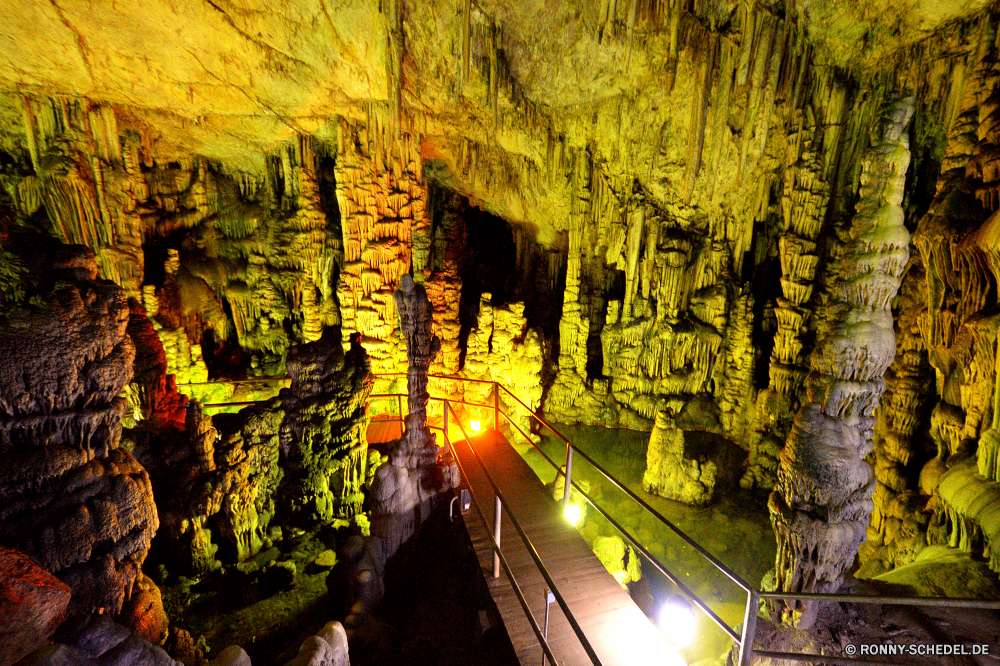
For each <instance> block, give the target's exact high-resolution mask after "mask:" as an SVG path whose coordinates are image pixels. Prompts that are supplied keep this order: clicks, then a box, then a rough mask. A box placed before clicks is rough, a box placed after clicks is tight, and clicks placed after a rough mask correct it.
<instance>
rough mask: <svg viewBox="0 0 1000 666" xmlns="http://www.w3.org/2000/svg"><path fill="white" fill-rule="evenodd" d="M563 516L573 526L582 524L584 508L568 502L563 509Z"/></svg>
mask: <svg viewBox="0 0 1000 666" xmlns="http://www.w3.org/2000/svg"><path fill="white" fill-rule="evenodd" d="M563 516H564V517H565V518H566V522H568V523H569V524H570V525H572V526H573V527H576V526H577V525H579V524H580V519H581V518H583V509H581V508H580V505H579V504H567V505H566V508H565V509H563Z"/></svg>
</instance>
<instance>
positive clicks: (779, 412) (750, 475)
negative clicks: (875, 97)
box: [740, 141, 830, 490]
mask: <svg viewBox="0 0 1000 666" xmlns="http://www.w3.org/2000/svg"><path fill="white" fill-rule="evenodd" d="M819 157H820V156H819V154H817V152H816V150H815V148H814V146H813V145H812V141H807V142H806V144H805V145H804V146H803V150H802V155H801V156H800V157H799V160H798V162H797V163H796V164H795V165H794V166H793V167H792V168H791V169H789V170H788V172H786V178H785V183H784V188H783V191H782V198H781V230H782V234H781V236H780V237H779V239H778V252H779V256H780V259H781V275H782V277H781V291H782V296H781V297H779V298H778V299H777V301H776V303H775V308H774V316H775V320H776V323H777V331H776V332H775V335H774V347H773V349H772V351H771V361H770V367H769V372H768V380H769V384H768V387H767V389H765V390H764V391H761V392H760V394H759V395H758V396H757V428H758V431H759V432H758V433H757V435H756V437H755V438H754V439H752V440H751V444H750V460H749V468H748V469H747V471H746V473H745V474H744V475H743V478H742V479H741V480H740V483H741V485H743V487H760V488H766V489H769V490H770V489H771V488H773V487H774V482H775V472H776V471H777V468H778V451H779V449H780V447H781V443H782V442H783V441H784V440H785V438H786V437H787V436H788V431H789V427H790V426H791V421H792V416H793V415H794V413H795V410H796V409H797V407H798V399H799V392H800V390H801V388H802V383H803V381H804V380H805V377H806V374H807V368H806V366H807V363H806V360H807V354H806V353H805V349H804V347H805V344H806V342H805V340H804V339H803V338H804V337H805V336H804V334H805V333H806V332H807V331H808V326H809V323H810V319H811V318H812V311H811V308H810V303H809V301H810V298H811V296H812V292H813V285H814V283H815V278H816V270H817V267H818V265H819V255H818V254H817V240H818V237H819V234H820V231H821V230H822V229H823V218H824V216H825V214H826V209H827V205H828V202H829V198H830V191H829V190H830V188H829V185H828V184H827V183H826V182H825V181H824V180H823V178H822V175H821V171H822V169H821V165H820V164H819Z"/></svg>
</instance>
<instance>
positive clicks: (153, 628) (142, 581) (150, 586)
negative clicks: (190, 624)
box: [117, 574, 170, 646]
mask: <svg viewBox="0 0 1000 666" xmlns="http://www.w3.org/2000/svg"><path fill="white" fill-rule="evenodd" d="M117 621H118V623H119V624H121V625H124V626H126V627H128V628H129V629H131V630H132V632H133V633H135V634H136V635H138V636H140V637H142V638H145V639H146V640H147V641H149V642H150V643H152V644H153V645H161V646H162V645H163V644H164V643H165V642H166V640H167V629H168V628H169V625H170V620H169V619H168V618H167V613H166V611H165V610H163V597H162V596H161V595H160V588H158V587H157V586H156V583H154V582H153V581H152V580H150V578H149V577H148V576H146V575H145V574H139V575H138V576H137V577H136V579H135V583H134V584H133V586H132V596H131V597H129V599H128V601H126V602H125V603H124V604H123V605H122V612H121V613H120V614H119V615H118V618H117Z"/></svg>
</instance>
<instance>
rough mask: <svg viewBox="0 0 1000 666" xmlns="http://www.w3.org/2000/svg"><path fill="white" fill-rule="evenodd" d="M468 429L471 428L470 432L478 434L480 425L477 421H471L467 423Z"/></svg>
mask: <svg viewBox="0 0 1000 666" xmlns="http://www.w3.org/2000/svg"><path fill="white" fill-rule="evenodd" d="M469 427H470V428H472V432H479V429H480V428H481V427H482V424H481V423H480V422H479V419H473V420H472V421H469Z"/></svg>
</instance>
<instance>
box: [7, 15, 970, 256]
mask: <svg viewBox="0 0 1000 666" xmlns="http://www.w3.org/2000/svg"><path fill="white" fill-rule="evenodd" d="M674 4H677V3H674ZM660 5H662V6H660ZM983 5H984V2H982V0H971V1H962V0H920V1H917V2H906V3H901V2H886V1H885V0H881V1H880V2H864V3H861V2H816V1H813V0H809V1H805V2H799V3H796V4H795V5H794V6H785V5H783V4H781V3H774V4H773V6H772V5H771V4H769V3H764V4H758V5H757V6H756V7H755V10H754V11H756V12H758V13H761V12H770V13H772V14H773V15H775V16H777V17H783V18H789V17H794V21H795V22H796V25H798V26H801V27H804V35H806V37H805V39H807V40H808V44H809V47H810V48H811V49H812V50H813V52H814V53H815V61H816V62H817V63H822V64H824V65H830V66H835V67H837V68H838V69H839V70H842V71H844V72H848V73H853V74H854V75H857V76H874V75H875V74H876V73H877V72H878V71H880V70H884V69H885V68H887V67H890V66H891V65H892V63H893V62H894V61H893V59H892V58H888V57H887V55H888V54H892V53H897V52H899V51H900V49H901V48H903V47H904V46H906V45H907V44H912V43H913V42H916V41H917V40H920V39H921V38H923V37H926V36H927V35H928V34H930V33H931V32H932V31H934V30H935V29H937V28H939V27H940V26H942V25H943V24H945V23H947V22H948V21H951V20H953V19H956V18H959V17H963V16H968V15H970V14H972V13H974V12H976V11H977V10H979V9H981V8H982V6H983ZM686 9H687V12H688V14H689V16H690V17H693V18H694V22H695V23H697V24H700V25H701V26H702V27H703V28H706V29H708V30H710V31H712V32H714V33H717V34H720V35H722V36H723V38H728V39H732V40H740V41H743V40H742V38H741V36H740V31H741V30H742V28H741V27H740V26H741V25H748V26H752V25H754V23H753V22H752V21H750V22H748V21H746V20H740V16H741V12H743V11H745V8H741V7H740V6H739V4H738V3H732V2H718V1H715V0H713V1H711V2H704V1H702V2H695V3H694V4H693V5H691V6H689V7H686ZM673 11H674V8H673V5H671V4H670V3H668V2H662V3H653V2H640V1H639V0H636V2H634V3H614V2H610V3H609V2H603V3H583V2H574V1H570V0H559V1H551V0H550V1H545V2H543V1H541V0H531V1H519V2H502V1H501V2H498V1H497V0H483V2H477V3H471V2H470V3H469V4H467V5H466V4H464V3H461V2H442V1H440V0H436V1H433V2H420V3H414V2H396V3H395V4H390V3H387V2H374V1H371V0H367V1H366V0H346V1H344V2H327V1H323V0H320V1H317V0H306V1H302V2H299V1H296V2H291V1H280V0H268V1H267V2H245V1H244V2H230V1H229V0H175V1H170V2H167V1H159V0H154V1H151V2H143V3H137V2H83V1H82V0H49V1H42V0H27V1H24V2H17V3H16V9H13V10H12V11H8V12H7V13H6V17H5V21H4V26H3V27H2V28H0V91H3V92H4V93H5V94H4V96H3V98H2V99H0V125H2V127H0V144H2V146H0V147H4V149H6V150H8V152H9V151H10V147H11V146H12V145H15V144H21V143H23V132H24V130H23V117H22V116H23V113H24V111H23V109H22V107H21V104H20V103H19V102H18V100H17V95H25V94H27V95H65V96H73V97H79V98H83V99H86V100H87V101H88V102H90V103H110V104H111V105H114V107H115V109H116V114H117V115H118V117H119V120H118V122H119V124H122V125H124V126H125V127H126V128H127V127H131V128H133V129H136V130H137V131H140V132H141V133H142V134H143V135H144V136H146V137H147V140H150V141H152V142H153V143H154V144H155V150H154V152H155V154H156V157H157V159H158V161H161V162H164V163H165V162H168V161H170V160H171V159H173V158H175V157H178V156H183V155H191V154H195V155H203V156H205V157H207V158H209V159H212V160H217V161H219V162H221V163H224V164H227V165H229V166H230V168H232V169H236V170H243V171H249V172H260V171H261V170H262V164H263V155H265V154H266V153H267V152H268V151H271V150H273V149H274V148H275V147H276V146H278V145H280V144H281V143H282V142H286V141H288V140H290V139H292V138H294V137H295V136H297V135H314V136H318V137H321V138H323V137H326V138H334V137H335V135H336V129H335V124H336V123H335V122H333V121H334V119H336V118H355V119H357V118H361V119H364V117H365V116H366V115H367V114H369V113H370V112H371V109H372V108H373V107H377V108H384V107H388V108H389V115H391V116H394V117H396V118H399V119H400V121H401V122H403V123H405V124H406V125H407V126H408V127H409V128H410V130H411V131H412V130H415V132H414V133H415V134H419V136H420V139H421V142H422V153H423V156H424V158H425V159H428V158H442V159H443V160H444V162H445V164H448V165H451V166H453V165H454V164H455V162H456V161H458V160H459V159H460V156H459V153H460V152H461V143H462V142H463V141H466V140H471V141H475V142H478V143H479V144H483V145H488V146H490V148H491V150H495V151H497V153H498V154H499V155H500V158H499V160H500V162H501V163H503V162H504V161H505V160H506V161H508V162H511V163H512V164H513V163H516V162H518V161H521V162H524V161H527V162H530V163H534V164H543V163H545V161H546V160H547V159H551V150H552V147H551V143H552V137H553V136H558V137H559V139H560V141H562V142H564V143H565V144H566V145H573V146H576V147H585V146H589V147H590V149H591V150H593V151H595V152H596V154H597V155H598V156H600V157H601V158H602V159H606V160H608V161H609V162H614V163H618V165H619V166H618V170H619V171H620V172H621V173H622V175H623V176H624V177H625V178H626V179H627V178H634V179H636V180H638V181H639V182H641V183H642V185H643V187H645V188H648V189H649V191H650V192H651V193H653V194H654V195H656V196H657V197H658V198H661V199H664V200H671V199H677V198H678V197H677V196H676V195H677V191H679V190H681V189H682V187H681V181H682V180H683V178H684V173H683V171H684V164H683V163H684V161H685V159H684V158H685V153H684V151H685V146H684V141H682V140H675V139H678V138H679V137H680V136H681V135H684V134H686V133H687V131H688V130H687V127H686V125H687V124H688V118H689V117H690V116H691V111H690V106H691V104H692V103H693V100H694V99H695V98H696V96H697V88H698V83H697V82H698V80H699V73H698V69H697V65H698V62H697V60H698V56H697V50H698V49H697V48H695V49H693V51H689V55H688V57H685V56H684V52H683V51H682V56H681V57H680V58H679V59H678V58H673V57H672V56H671V53H672V52H674V53H676V51H677V46H676V43H675V42H676V41H677V35H676V27H675V26H672V24H671V21H672V16H673V14H672V13H671V12H673ZM691 30H692V28H691V27H690V25H689V24H688V23H683V24H682V25H681V26H680V31H681V33H682V34H681V40H682V41H683V40H685V39H686V38H685V36H684V35H685V34H686V33H688V32H691ZM688 42H690V40H688ZM706 44H707V42H706ZM789 44H790V45H791V44H792V41H791V40H790V41H789ZM796 48H798V49H800V47H796ZM792 50H793V49H791V48H790V49H789V51H790V52H791V51H792ZM691 52H693V53H694V55H693V56H692V55H690V53H691ZM672 62H673V63H676V64H673V65H672ZM672 66H674V67H675V68H676V75H675V76H674V75H672V74H669V72H670V70H671V67H672ZM670 78H673V79H674V82H673V85H671V82H670V81H669V79H670ZM526 107H530V109H529V111H527V112H526V111H525V108H526ZM526 113H527V114H528V115H530V116H531V118H530V119H529V121H528V122H525V121H524V118H523V116H524V115H525V114H526ZM512 115H518V116H519V118H520V122H510V121H509V117H510V116H512ZM505 118H506V119H507V120H505ZM726 150H727V149H726V148H723V152H724V153H725V152H726ZM776 150H779V151H780V150H781V148H780V147H779V148H777V149H776ZM723 163H724V164H725V163H726V160H723ZM512 170H515V171H516V170H517V168H516V164H514V165H513V166H512ZM451 171H453V172H454V171H455V169H451ZM722 171H725V167H723V168H722ZM724 179H726V177H725V174H724ZM459 180H461V179H459ZM728 180H732V178H728ZM450 184H451V185H453V186H455V187H456V188H457V189H463V190H465V192H466V194H468V195H470V196H471V197H472V198H473V199H474V200H478V201H481V202H482V204H483V205H484V206H485V207H487V208H490V209H492V210H493V211H494V212H496V213H498V214H501V215H503V216H504V217H506V218H508V219H511V220H513V221H520V222H531V223H533V224H535V225H541V226H542V227H545V226H547V222H546V221H547V220H554V225H555V227H557V228H558V227H560V226H564V225H562V224H560V223H559V220H560V219H561V218H565V217H566V216H567V215H568V210H567V204H566V201H565V199H566V197H564V196H558V195H551V193H550V190H553V189H558V188H559V185H560V184H559V183H549V184H548V186H547V187H540V188H535V191H533V192H532V193H528V194H525V193H523V192H522V194H521V195H520V196H513V197H511V196H506V195H505V194H504V193H502V192H498V191H496V190H497V188H493V187H490V186H489V185H485V186H484V185H483V184H482V183H478V184H477V183H472V182H464V183H463V182H453V183H450ZM519 189H521V190H523V189H524V188H519ZM542 240H544V238H542Z"/></svg>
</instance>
